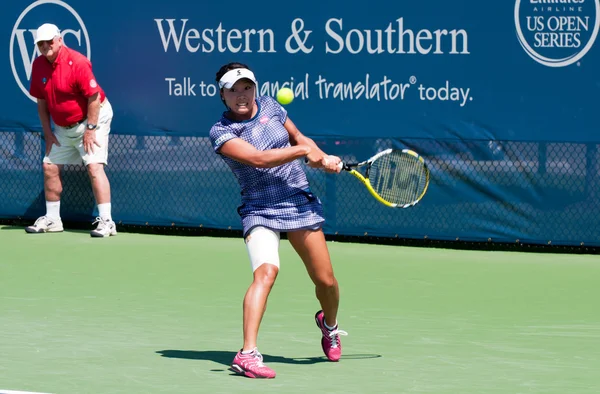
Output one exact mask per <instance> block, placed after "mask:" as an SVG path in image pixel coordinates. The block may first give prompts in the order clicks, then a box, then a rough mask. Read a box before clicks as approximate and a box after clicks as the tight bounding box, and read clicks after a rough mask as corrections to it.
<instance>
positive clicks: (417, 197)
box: [339, 149, 429, 208]
mask: <svg viewBox="0 0 600 394" xmlns="http://www.w3.org/2000/svg"><path fill="white" fill-rule="evenodd" d="M339 166H340V167H341V168H342V169H343V170H345V171H348V172H350V174H352V175H354V176H355V177H356V178H358V179H359V180H360V181H361V182H362V183H363V184H364V185H365V186H366V188H367V190H369V192H370V193H371V194H372V195H373V197H375V198H376V199H377V201H379V202H380V203H382V204H383V205H386V206H388V207H390V208H409V207H412V206H414V205H415V204H417V203H418V202H419V201H421V199H422V198H423V196H424V195H425V193H426V192H427V187H428V186H429V169H428V168H427V164H426V163H425V160H423V158H422V157H421V156H419V155H418V154H417V153H416V152H413V151H412V150H409V149H402V150H400V149H387V150H384V151H382V152H379V153H378V154H376V155H375V156H373V157H371V158H370V159H369V160H366V161H363V162H360V163H340V164H339ZM360 167H366V170H365V175H363V174H361V173H360V172H358V171H357V170H356V168H360Z"/></svg>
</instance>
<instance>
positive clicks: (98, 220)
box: [92, 216, 108, 231]
mask: <svg viewBox="0 0 600 394" xmlns="http://www.w3.org/2000/svg"><path fill="white" fill-rule="evenodd" d="M96 223H98V227H97V228H96V231H101V230H104V227H105V226H106V225H107V224H108V222H107V221H106V220H104V219H102V218H101V217H100V216H98V217H97V218H96V220H94V223H92V226H93V225H94V224H96Z"/></svg>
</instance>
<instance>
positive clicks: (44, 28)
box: [35, 23, 60, 45]
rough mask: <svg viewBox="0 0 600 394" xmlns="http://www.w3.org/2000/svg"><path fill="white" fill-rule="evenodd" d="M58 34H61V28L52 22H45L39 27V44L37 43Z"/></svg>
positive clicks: (37, 40)
mask: <svg viewBox="0 0 600 394" xmlns="http://www.w3.org/2000/svg"><path fill="white" fill-rule="evenodd" d="M57 36H60V30H58V27H56V25H53V24H52V23H44V24H43V25H41V26H40V27H38V29H37V33H36V36H35V43H36V45H37V43H38V42H40V41H50V40H52V39H53V38H54V37H57Z"/></svg>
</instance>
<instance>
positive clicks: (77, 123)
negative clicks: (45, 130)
mask: <svg viewBox="0 0 600 394" xmlns="http://www.w3.org/2000/svg"><path fill="white" fill-rule="evenodd" d="M86 119H87V118H83V119H81V120H80V121H79V122H76V123H73V124H70V125H68V126H65V127H64V128H65V129H72V128H73V127H77V126H79V125H80V124H82V123H83V122H85V121H86Z"/></svg>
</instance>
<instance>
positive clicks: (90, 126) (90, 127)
mask: <svg viewBox="0 0 600 394" xmlns="http://www.w3.org/2000/svg"><path fill="white" fill-rule="evenodd" d="M96 127H98V126H97V125H95V124H89V123H88V124H87V126H86V128H87V129H88V130H96Z"/></svg>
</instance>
